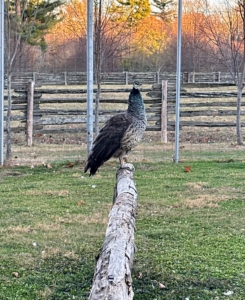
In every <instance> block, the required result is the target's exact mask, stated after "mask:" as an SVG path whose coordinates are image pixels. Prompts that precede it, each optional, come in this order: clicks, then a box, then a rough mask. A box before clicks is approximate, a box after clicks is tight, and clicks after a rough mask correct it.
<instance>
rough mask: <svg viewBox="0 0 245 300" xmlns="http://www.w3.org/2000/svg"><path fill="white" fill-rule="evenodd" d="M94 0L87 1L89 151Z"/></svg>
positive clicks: (90, 137)
mask: <svg viewBox="0 0 245 300" xmlns="http://www.w3.org/2000/svg"><path fill="white" fill-rule="evenodd" d="M93 121H94V117H93V0H88V1H87V153H88V154H89V152H90V150H91V148H92V144H93Z"/></svg>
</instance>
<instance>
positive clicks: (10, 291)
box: [0, 160, 245, 300]
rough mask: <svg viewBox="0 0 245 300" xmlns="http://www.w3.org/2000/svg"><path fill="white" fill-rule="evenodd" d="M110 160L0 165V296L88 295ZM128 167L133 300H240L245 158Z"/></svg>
mask: <svg viewBox="0 0 245 300" xmlns="http://www.w3.org/2000/svg"><path fill="white" fill-rule="evenodd" d="M116 165H117V163H116V162H115V161H111V162H108V163H107V164H106V165H105V166H103V167H102V168H101V169H100V172H99V173H98V175H96V176H94V177H93V178H89V177H88V176H87V175H84V174H83V170H82V169H83V166H82V165H80V164H75V165H74V166H73V167H71V165H69V164H68V163H67V162H62V163H57V162H56V163H52V168H46V167H44V166H39V167H34V168H30V167H25V166H15V167H12V168H2V169H0V193H1V199H0V203H1V206H0V299H1V300H7V299H9V300H36V299H48V300H51V299H52V300H57V299H59V300H62V299H64V300H68V299H87V298H88V295H89V291H90V288H91V282H92V278H93V272H94V267H95V257H96V256H97V254H98V252H99V249H100V247H101V246H102V243H103V239H104V235H105V230H106V226H107V221H108V214H109V211H110V208H111V205H112V196H113V188H114V183H115V173H116V168H115V167H116ZM134 166H135V168H136V172H135V177H134V179H135V182H136V184H137V189H138V215H137V220H136V225H137V231H136V233H135V240H136V246H137V252H136V253H135V257H134V266H133V271H132V272H133V289H134V293H135V297H134V300H140V299H142V300H143V299H144V300H145V299H149V300H160V299H169V300H174V299H184V300H187V299H189V300H192V299H193V300H194V299H195V300H196V299H207V300H210V299H236V300H238V299H240V300H242V299H243V300H244V299H245V184H244V182H245V162H244V161H242V160H238V161H233V160H224V161H219V162H218V161H213V160H209V161H205V160H203V161H188V162H184V163H179V164H173V163H171V162H157V163H154V162H151V163H150V162H147V161H145V162H143V161H142V162H140V163H139V162H138V163H134ZM186 166H188V167H189V168H187V169H190V170H191V172H185V167H186Z"/></svg>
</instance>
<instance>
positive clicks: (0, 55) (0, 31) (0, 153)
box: [0, 1, 4, 166]
mask: <svg viewBox="0 0 245 300" xmlns="http://www.w3.org/2000/svg"><path fill="white" fill-rule="evenodd" d="M0 2H1V3H0V40H1V41H0V73H1V74H0V165H1V166H2V165H3V163H4V1H0Z"/></svg>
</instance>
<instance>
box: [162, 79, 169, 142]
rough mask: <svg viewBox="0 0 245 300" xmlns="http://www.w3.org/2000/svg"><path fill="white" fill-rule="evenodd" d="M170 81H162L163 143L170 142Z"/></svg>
mask: <svg viewBox="0 0 245 300" xmlns="http://www.w3.org/2000/svg"><path fill="white" fill-rule="evenodd" d="M167 99H168V81H167V80H162V112H161V141H162V142H163V143H167V142H168V104H167V102H168V100H167Z"/></svg>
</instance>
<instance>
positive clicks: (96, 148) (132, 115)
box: [84, 81, 146, 176]
mask: <svg viewBox="0 0 245 300" xmlns="http://www.w3.org/2000/svg"><path fill="white" fill-rule="evenodd" d="M139 86H140V84H139V82H138V81H135V82H134V86H133V89H132V90H131V92H130V95H129V100H128V109H127V111H126V112H124V113H119V114H116V115H114V116H113V117H111V118H110V119H109V120H107V121H106V123H105V124H104V126H103V127H102V128H101V129H100V131H99V134H98V136H97V137H96V139H95V141H94V143H93V147H92V150H91V152H90V154H89V157H88V160H87V163H86V166H85V168H84V172H85V173H86V172H87V170H90V176H91V175H94V174H95V173H96V171H97V169H98V168H99V167H100V166H102V165H103V163H104V162H106V161H107V160H109V159H110V158H111V157H117V158H119V160H120V164H121V165H122V163H123V156H125V155H126V154H127V153H128V152H129V151H130V150H131V149H132V148H134V147H135V146H136V145H137V144H138V143H139V142H140V141H141V139H142V136H143V134H144V132H145V128H146V115H145V108H144V103H143V99H142V97H141V94H140V91H139V90H138V88H139Z"/></svg>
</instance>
